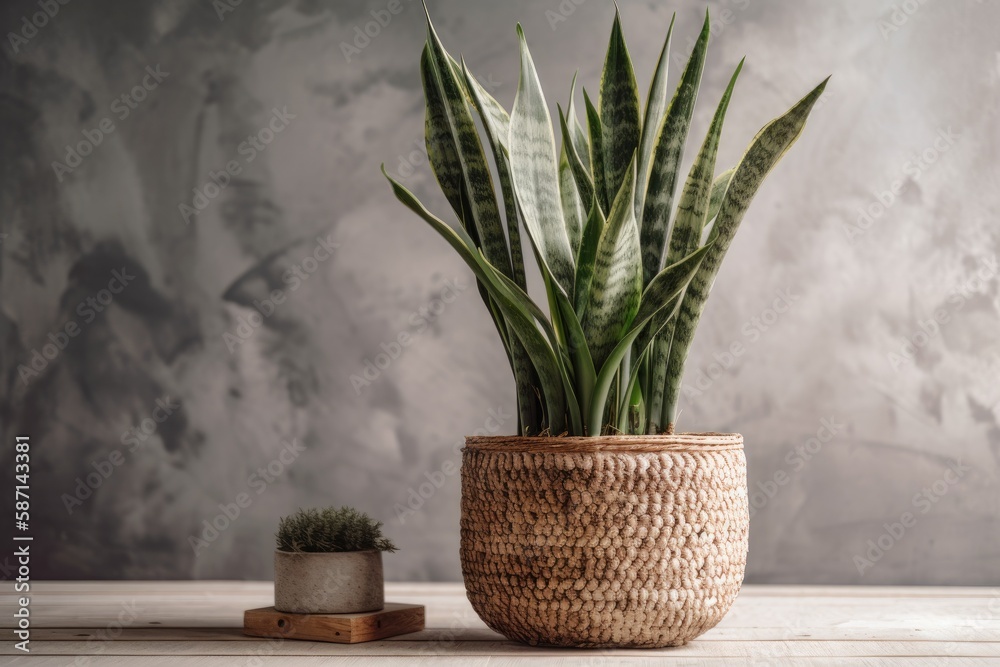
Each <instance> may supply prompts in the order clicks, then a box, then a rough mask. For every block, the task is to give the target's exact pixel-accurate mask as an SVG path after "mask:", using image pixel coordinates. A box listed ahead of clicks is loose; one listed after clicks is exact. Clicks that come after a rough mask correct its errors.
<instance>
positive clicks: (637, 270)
mask: <svg viewBox="0 0 1000 667" xmlns="http://www.w3.org/2000/svg"><path fill="white" fill-rule="evenodd" d="M634 188H635V157H634V155H633V159H632V162H631V169H630V170H629V171H627V172H626V174H625V181H624V183H623V184H622V187H621V190H620V191H619V192H618V197H616V198H615V202H614V206H613V207H612V209H611V215H610V216H609V217H608V221H607V224H606V225H605V226H604V231H603V232H602V233H601V240H600V242H599V243H598V246H597V258H596V261H595V263H594V276H593V279H592V281H591V284H590V294H589V296H588V299H587V307H586V310H585V311H584V314H583V318H582V322H581V323H582V325H583V333H584V335H585V336H586V338H587V344H588V345H589V346H590V354H591V356H592V357H593V359H594V364H595V366H597V367H600V366H601V365H602V364H603V363H604V361H605V359H607V356H608V353H609V352H611V350H612V349H613V348H614V346H615V345H616V344H617V342H618V341H619V340H620V338H621V335H622V333H624V332H625V329H626V327H628V325H629V323H630V322H631V321H632V318H633V317H634V316H635V313H636V311H637V310H638V308H639V297H640V295H641V294H642V260H641V252H640V250H639V230H638V228H637V227H636V224H635V209H634V208H633V206H632V204H633V201H634V200H633V197H634V196H635V190H634Z"/></svg>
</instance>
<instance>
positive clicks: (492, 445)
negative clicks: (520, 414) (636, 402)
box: [463, 433, 743, 454]
mask: <svg viewBox="0 0 1000 667" xmlns="http://www.w3.org/2000/svg"><path fill="white" fill-rule="evenodd" d="M464 449H468V450H475V451H480V452H516V453H538V454H560V453H561V454H586V453H597V452H610V453H619V454H629V453H633V454H644V453H656V452H702V453H704V452H719V451H729V450H742V449H743V436H742V435H741V434H739V433H677V434H673V435H602V436H599V437H588V436H557V437H544V436H531V437H527V436H517V435H470V436H466V438H465V448H464ZM463 451H464V450H463Z"/></svg>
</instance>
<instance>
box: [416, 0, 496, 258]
mask: <svg viewBox="0 0 1000 667" xmlns="http://www.w3.org/2000/svg"><path fill="white" fill-rule="evenodd" d="M425 10H426V7H425ZM427 34H428V39H427V51H428V54H429V57H428V61H429V66H428V69H429V72H428V75H429V76H428V78H430V79H433V81H434V83H435V85H436V87H437V93H438V95H437V97H436V98H434V101H436V102H437V103H440V104H441V105H442V106H443V109H444V110H443V113H440V114H439V115H440V117H441V118H443V119H447V125H448V128H449V129H450V132H451V135H452V138H453V141H454V144H453V145H454V147H455V156H454V157H456V158H457V160H458V166H457V168H455V167H453V168H450V169H449V172H450V171H457V172H458V173H460V174H461V181H462V183H463V184H464V186H465V189H466V192H467V193H468V196H469V203H470V209H471V213H472V217H473V219H474V221H475V228H476V230H477V232H478V238H477V240H478V242H479V243H480V245H481V247H482V248H483V251H484V252H485V254H486V257H487V258H489V260H490V262H491V263H492V264H493V265H494V266H496V267H498V268H499V269H500V270H501V271H503V272H504V274H506V275H508V276H510V275H513V272H512V268H511V261H510V250H509V249H508V247H507V237H506V235H505V234H504V230H503V223H502V221H501V219H500V208H499V206H498V204H497V196H496V192H495V191H494V189H493V177H492V175H491V174H490V168H489V164H488V163H487V161H486V154H485V153H484V152H483V146H482V143H481V142H480V139H479V132H478V131H477V130H476V124H475V121H474V120H473V118H472V113H471V111H470V109H469V105H468V103H467V102H466V97H465V95H466V89H465V86H464V82H463V81H461V80H460V79H459V77H458V75H457V73H456V71H455V69H454V68H453V67H452V62H453V61H452V59H451V57H450V56H449V55H448V53H447V52H446V51H445V49H444V46H443V45H442V44H441V40H440V39H439V38H438V36H437V32H436V31H435V30H434V25H433V24H432V23H431V19H430V14H427ZM430 102H431V98H428V103H430Z"/></svg>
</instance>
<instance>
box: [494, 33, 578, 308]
mask: <svg viewBox="0 0 1000 667" xmlns="http://www.w3.org/2000/svg"><path fill="white" fill-rule="evenodd" d="M517 35H518V39H519V42H520V46H521V76H520V79H519V81H518V84H517V96H516V97H515V99H514V110H513V112H512V113H511V117H510V138H509V140H508V148H509V151H510V165H511V172H512V176H513V182H514V192H515V193H516V194H517V198H518V203H519V205H520V210H521V214H522V216H523V220H524V226H525V228H527V230H528V234H529V235H531V237H532V240H533V241H534V243H535V245H536V246H537V248H538V251H539V253H541V255H542V258H543V259H544V260H545V261H546V262H547V263H548V265H549V268H550V269H551V271H552V275H553V276H554V277H555V280H556V282H557V283H558V285H559V287H560V288H562V290H563V291H564V292H565V293H566V294H567V296H569V297H570V298H571V299H572V297H573V287H574V282H575V272H576V270H575V267H574V260H573V251H572V248H571V247H570V242H569V235H568V234H567V232H566V223H565V219H564V217H563V212H562V202H561V200H560V195H559V170H558V167H557V162H556V146H555V137H554V136H553V133H552V121H551V118H550V117H549V109H548V106H547V105H546V103H545V95H544V94H543V93H542V88H541V84H540V83H539V81H538V73H537V72H536V71H535V64H534V63H533V62H532V60H531V53H530V52H529V51H528V44H527V42H526V41H525V39H524V31H522V30H521V26H518V27H517Z"/></svg>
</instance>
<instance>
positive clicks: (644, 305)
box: [587, 243, 712, 435]
mask: <svg viewBox="0 0 1000 667" xmlns="http://www.w3.org/2000/svg"><path fill="white" fill-rule="evenodd" d="M711 248H712V243H709V244H708V245H706V246H703V247H701V248H699V249H698V250H696V251H694V252H693V253H691V254H690V255H688V256H687V257H685V258H684V259H682V260H681V261H680V262H677V263H676V264H674V265H672V266H668V267H667V268H665V269H663V271H661V272H660V273H658V274H657V275H656V277H655V278H653V280H651V281H650V283H649V285H647V286H646V289H645V290H643V293H642V299H641V301H640V303H639V312H638V313H636V316H635V318H634V319H633V320H632V324H631V325H630V326H629V329H628V331H627V332H626V333H625V335H624V336H622V338H621V340H620V341H619V343H618V345H616V346H615V349H614V350H612V351H611V354H610V355H608V358H607V361H605V362H604V365H603V366H601V371H600V372H599V373H598V374H597V381H596V382H595V384H594V398H593V401H592V402H591V406H590V413H589V415H588V416H587V433H588V434H590V435H600V434H601V421H602V420H603V419H604V409H605V406H606V405H607V401H608V393H609V391H610V389H611V383H612V381H613V380H614V378H615V374H616V373H617V372H618V365H619V364H620V363H621V361H622V359H624V358H625V355H626V353H627V352H628V351H629V350H630V349H631V347H632V343H634V342H635V339H636V337H638V335H639V334H640V333H641V332H642V331H643V329H644V328H645V327H646V325H648V324H649V323H650V322H651V320H653V318H654V317H656V316H657V315H658V314H660V313H661V311H663V310H664V309H669V310H670V311H672V309H673V308H674V307H675V306H676V305H677V301H678V299H679V298H680V295H681V292H683V291H684V289H685V288H686V287H687V286H688V283H689V282H690V281H691V279H692V278H693V277H694V275H695V272H696V271H697V270H698V266H699V265H700V264H701V262H702V259H703V258H704V257H705V255H706V253H707V252H708V250H709V249H711Z"/></svg>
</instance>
